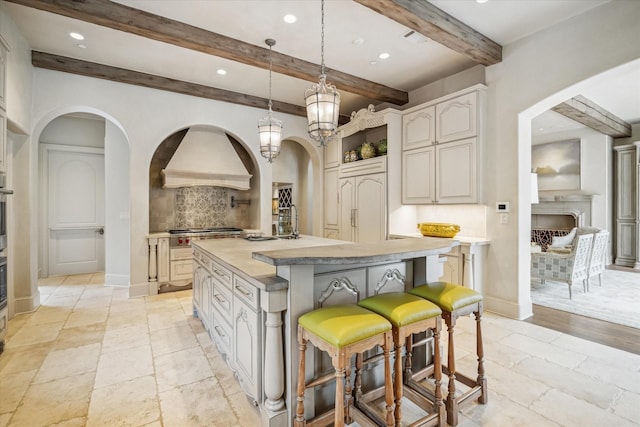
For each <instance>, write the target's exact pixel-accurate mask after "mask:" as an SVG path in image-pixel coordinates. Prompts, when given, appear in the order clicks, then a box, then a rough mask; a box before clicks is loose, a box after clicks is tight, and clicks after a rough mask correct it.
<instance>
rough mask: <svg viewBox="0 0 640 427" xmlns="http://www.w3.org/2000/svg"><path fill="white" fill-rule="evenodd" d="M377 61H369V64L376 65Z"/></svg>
mask: <svg viewBox="0 0 640 427" xmlns="http://www.w3.org/2000/svg"><path fill="white" fill-rule="evenodd" d="M377 63H378V61H369V64H371V65H376V64H377Z"/></svg>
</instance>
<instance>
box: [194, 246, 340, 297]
mask: <svg viewBox="0 0 640 427" xmlns="http://www.w3.org/2000/svg"><path fill="white" fill-rule="evenodd" d="M340 243H343V244H346V243H348V242H343V241H341V240H331V239H325V238H320V237H314V236H306V235H304V236H301V238H300V239H298V240H280V239H276V240H266V241H255V242H250V241H248V240H246V239H205V240H195V241H193V242H192V245H193V246H194V247H198V248H200V249H201V250H203V251H204V252H206V253H207V254H209V255H211V256H213V257H214V258H215V259H216V260H217V261H218V262H221V263H222V264H223V265H224V266H225V267H226V268H228V269H229V270H231V271H232V272H233V273H235V274H238V275H240V276H241V277H243V278H244V279H246V280H248V281H249V282H251V283H252V284H253V285H254V286H256V287H257V288H258V289H261V290H264V291H267V292H273V291H278V290H281V289H287V288H288V287H289V282H288V281H287V280H285V279H282V278H281V277H278V276H277V275H276V268H275V267H274V266H273V265H269V264H268V263H264V262H262V261H260V260H257V259H253V258H252V252H254V251H256V250H258V251H260V250H262V251H269V250H274V249H281V248H289V247H293V248H296V249H293V250H299V248H305V247H308V246H317V245H336V244H340Z"/></svg>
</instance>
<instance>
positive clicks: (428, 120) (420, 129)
mask: <svg viewBox="0 0 640 427" xmlns="http://www.w3.org/2000/svg"><path fill="white" fill-rule="evenodd" d="M435 114H436V109H435V107H434V106H433V105H431V106H429V107H425V108H422V109H420V110H418V111H414V112H412V113H409V114H407V115H404V116H403V117H402V149H403V150H411V149H413V148H421V147H427V146H429V145H433V144H434V142H435V136H436V129H435V124H436V123H435Z"/></svg>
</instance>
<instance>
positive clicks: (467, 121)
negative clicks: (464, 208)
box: [402, 85, 485, 204]
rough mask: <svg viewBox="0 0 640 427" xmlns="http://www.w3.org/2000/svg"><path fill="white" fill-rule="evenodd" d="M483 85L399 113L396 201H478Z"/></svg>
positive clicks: (455, 202)
mask: <svg viewBox="0 0 640 427" xmlns="http://www.w3.org/2000/svg"><path fill="white" fill-rule="evenodd" d="M484 92H485V86H483V85H476V86H473V87H471V88H468V89H465V90H463V91H460V92H456V93H454V94H451V95H448V96H446V97H443V98H439V99H437V100H434V101H430V102H427V103H425V104H421V105H418V106H416V107H413V108H410V109H408V110H406V111H404V113H403V117H402V203H403V204H461V203H481V202H482V194H481V190H482V185H481V177H482V170H481V168H480V166H481V165H482V161H481V156H482V146H483V139H484V138H483V130H484V129H483V126H482V120H483V111H484V105H485V93H484Z"/></svg>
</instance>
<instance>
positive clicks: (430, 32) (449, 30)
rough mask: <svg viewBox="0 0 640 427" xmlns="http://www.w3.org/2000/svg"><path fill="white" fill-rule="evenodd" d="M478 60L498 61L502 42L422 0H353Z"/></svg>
mask: <svg viewBox="0 0 640 427" xmlns="http://www.w3.org/2000/svg"><path fill="white" fill-rule="evenodd" d="M354 1H356V2H357V3H360V4H361V5H363V6H366V7H368V8H369V9H372V10H374V11H376V12H378V13H379V14H381V15H384V16H386V17H387V18H389V19H392V20H394V21H396V22H398V23H400V24H402V25H404V26H405V27H408V28H411V29H412V30H414V31H416V32H418V33H420V34H422V35H423V36H425V37H429V38H430V39H431V40H434V41H436V42H438V43H440V44H441V45H444V46H446V47H448V48H449V49H452V50H455V51H456V52H458V53H461V54H463V55H466V56H467V57H469V58H471V59H473V60H474V61H475V62H477V63H478V64H483V65H487V66H488V65H493V64H497V63H498V62H501V61H502V46H500V45H499V44H498V43H496V42H494V41H493V40H491V39H490V38H488V37H486V36H484V35H482V34H481V33H479V32H478V31H476V30H474V29H473V28H471V27H469V26H468V25H466V24H465V23H463V22H462V21H459V20H457V19H456V18H454V17H453V16H451V15H449V14H447V13H446V12H444V11H443V10H441V9H438V8H437V7H436V6H434V5H432V4H431V3H429V2H428V1H426V0H354Z"/></svg>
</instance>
